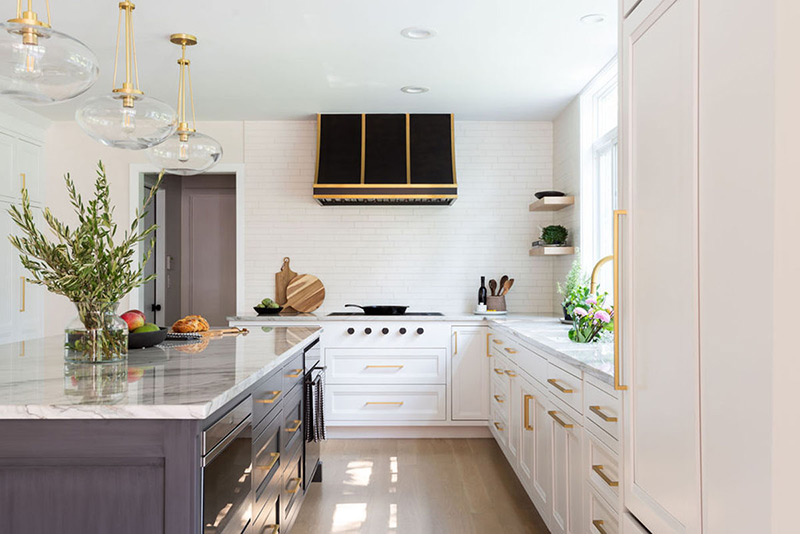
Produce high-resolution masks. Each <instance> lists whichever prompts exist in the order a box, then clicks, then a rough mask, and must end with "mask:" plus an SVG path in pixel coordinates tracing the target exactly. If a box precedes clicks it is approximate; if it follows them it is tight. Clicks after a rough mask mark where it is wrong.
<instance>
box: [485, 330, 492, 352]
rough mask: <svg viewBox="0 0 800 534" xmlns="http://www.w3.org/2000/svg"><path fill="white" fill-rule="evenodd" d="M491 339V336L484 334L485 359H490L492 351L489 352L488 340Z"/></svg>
mask: <svg viewBox="0 0 800 534" xmlns="http://www.w3.org/2000/svg"><path fill="white" fill-rule="evenodd" d="M490 337H492V334H486V357H487V358H491V357H492V351H490V350H489V338H490Z"/></svg>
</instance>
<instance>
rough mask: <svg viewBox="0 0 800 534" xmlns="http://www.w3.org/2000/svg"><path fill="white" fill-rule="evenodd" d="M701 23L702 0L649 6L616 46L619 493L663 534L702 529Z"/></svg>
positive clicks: (647, 2) (663, 0) (648, 1)
mask: <svg viewBox="0 0 800 534" xmlns="http://www.w3.org/2000/svg"><path fill="white" fill-rule="evenodd" d="M697 25H698V4H697V0H642V2H641V3H640V5H639V6H638V7H637V8H636V9H635V10H634V11H633V12H632V13H631V15H630V16H629V17H628V18H627V19H626V20H625V22H624V23H623V35H622V48H621V91H622V120H621V133H620V140H621V156H622V157H621V158H620V161H621V187H620V203H621V207H623V208H624V209H627V211H628V217H627V218H626V219H623V231H622V234H621V244H622V250H621V262H620V266H621V268H622V285H621V297H622V298H621V306H620V315H619V323H618V324H619V325H620V327H621V330H622V338H621V342H622V347H621V348H622V350H621V356H622V363H623V373H622V382H623V384H625V385H627V386H628V390H627V391H626V392H625V393H624V395H623V400H624V404H623V406H624V423H623V435H624V445H625V447H624V469H623V471H624V475H623V480H624V492H623V494H624V502H625V506H626V507H627V508H628V509H629V510H630V511H631V512H632V513H633V515H634V516H636V517H637V518H638V520H639V521H641V522H642V523H643V524H644V525H645V526H646V527H647V528H648V529H649V530H651V531H653V532H659V533H684V534H693V533H699V532H700V531H701V495H700V419H699V413H700V412H699V409H700V406H699V403H700V401H699V398H700V397H699V373H698V370H699V353H698V336H699V330H698V223H697V214H698V176H697V169H698V155H697V146H698V144H697V135H698V120H697V116H698V98H697V94H698V36H697ZM665 287H669V290H668V291H665V290H664V288H665ZM664 310H669V317H670V320H669V325H668V327H665V325H664V323H663V321H660V320H658V319H656V318H657V317H660V316H663V313H664ZM665 328H666V329H665Z"/></svg>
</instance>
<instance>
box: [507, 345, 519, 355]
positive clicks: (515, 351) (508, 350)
mask: <svg viewBox="0 0 800 534" xmlns="http://www.w3.org/2000/svg"><path fill="white" fill-rule="evenodd" d="M505 351H506V352H507V353H509V354H516V353H517V349H512V348H511V347H506V348H505Z"/></svg>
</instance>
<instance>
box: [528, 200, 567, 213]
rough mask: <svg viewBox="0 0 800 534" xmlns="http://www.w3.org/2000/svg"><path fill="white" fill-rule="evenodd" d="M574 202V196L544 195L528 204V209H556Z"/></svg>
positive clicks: (561, 208)
mask: <svg viewBox="0 0 800 534" xmlns="http://www.w3.org/2000/svg"><path fill="white" fill-rule="evenodd" d="M573 204H575V197H544V198H540V199H539V200H537V201H536V202H534V203H533V204H531V205H530V207H529V208H528V210H529V211H558V210H563V209H564V208H567V207H569V206H572V205H573Z"/></svg>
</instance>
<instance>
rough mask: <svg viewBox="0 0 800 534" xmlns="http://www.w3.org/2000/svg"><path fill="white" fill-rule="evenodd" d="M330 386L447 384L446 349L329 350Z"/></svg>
mask: <svg viewBox="0 0 800 534" xmlns="http://www.w3.org/2000/svg"><path fill="white" fill-rule="evenodd" d="M325 358H326V360H325V361H326V365H327V367H328V368H327V370H326V373H325V379H326V382H327V383H328V384H444V383H446V381H447V380H446V376H447V373H446V370H447V350H446V349H329V350H328V351H327V352H326V355H325Z"/></svg>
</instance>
